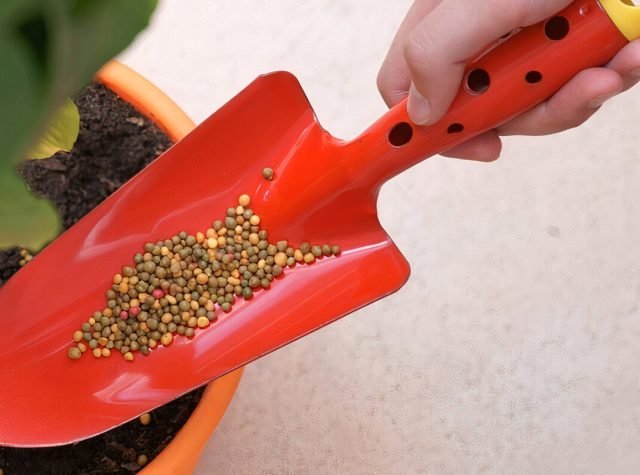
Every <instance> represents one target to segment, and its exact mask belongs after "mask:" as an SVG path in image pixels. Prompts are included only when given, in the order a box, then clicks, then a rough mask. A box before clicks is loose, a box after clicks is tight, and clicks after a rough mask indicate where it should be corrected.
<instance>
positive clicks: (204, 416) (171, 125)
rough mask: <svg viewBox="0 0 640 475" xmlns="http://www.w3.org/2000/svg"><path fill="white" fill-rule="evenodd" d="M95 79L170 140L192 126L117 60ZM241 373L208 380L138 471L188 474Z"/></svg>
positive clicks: (157, 474) (168, 101)
mask: <svg viewBox="0 0 640 475" xmlns="http://www.w3.org/2000/svg"><path fill="white" fill-rule="evenodd" d="M95 79H96V80H97V81H98V82H100V83H102V84H104V85H105V86H106V87H108V88H109V89H111V90H112V91H113V92H115V93H116V94H117V95H118V96H120V97H121V98H122V99H123V100H125V101H126V102H128V103H129V104H131V105H132V106H133V107H135V108H136V109H137V110H138V111H139V112H140V113H142V114H143V115H145V116H146V117H147V118H149V120H151V121H153V122H155V124H156V125H157V126H158V127H160V129H162V130H163V131H164V132H165V133H166V134H167V135H168V136H169V138H170V139H171V140H172V141H177V140H180V139H181V138H182V137H184V136H185V135H186V134H188V133H189V132H190V131H191V130H192V129H193V128H194V127H195V124H194V123H193V121H192V120H191V119H189V117H188V116H187V115H186V114H185V113H184V112H183V111H182V110H181V109H180V108H179V107H178V106H177V105H176V104H175V103H174V102H173V101H172V100H171V99H169V97H167V96H166V95H165V94H164V93H163V92H162V91H160V90H159V89H158V88H157V87H155V86H154V85H153V84H151V83H150V82H149V81H147V80H146V79H144V78H143V77H142V76H140V75H139V74H137V73H136V72H135V71H133V70H132V69H130V68H128V67H127V66H124V65H123V64H121V63H119V62H117V61H112V62H110V63H108V64H107V65H106V66H104V67H103V68H102V69H101V70H100V71H99V72H98V73H97V75H96V77H95ZM241 376H242V369H239V370H236V371H233V372H232V373H229V374H227V375H226V376H224V377H222V378H219V379H217V380H216V381H213V382H212V383H210V384H209V385H208V387H207V389H206V391H205V392H204V394H203V396H202V399H201V400H200V402H199V403H198V406H197V407H196V409H195V410H194V411H193V413H192V414H191V416H190V418H189V420H188V421H187V422H186V424H185V425H184V427H183V428H182V429H181V430H180V431H179V432H178V433H177V434H176V436H175V438H174V439H173V440H172V441H171V443H170V444H169V445H168V446H167V447H166V448H165V449H164V450H163V451H162V452H161V453H160V454H159V455H158V456H157V457H156V458H155V459H153V460H152V461H151V462H150V463H149V465H147V466H146V467H145V468H144V469H143V470H142V471H141V472H140V473H141V474H143V475H170V474H171V475H183V474H190V473H191V472H192V471H193V469H194V468H195V465H196V463H197V461H198V458H199V456H200V452H201V451H202V449H203V447H204V445H205V444H206V442H207V440H208V439H209V437H210V436H211V434H212V433H213V431H214V430H215V428H216V426H217V425H218V423H219V422H220V419H221V418H222V416H223V414H224V411H225V410H226V408H227V406H228V405H229V402H230V401H231V398H233V395H234V393H235V390H236V387H237V386H238V383H239V382H240V378H241Z"/></svg>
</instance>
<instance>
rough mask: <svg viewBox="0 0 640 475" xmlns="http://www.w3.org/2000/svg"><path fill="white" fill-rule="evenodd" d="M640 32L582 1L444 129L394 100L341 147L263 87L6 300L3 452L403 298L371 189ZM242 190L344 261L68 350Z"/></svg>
mask: <svg viewBox="0 0 640 475" xmlns="http://www.w3.org/2000/svg"><path fill="white" fill-rule="evenodd" d="M639 35H640V12H639V11H638V8H637V7H634V6H633V5H632V4H631V2H630V1H628V0H600V2H598V1H596V0H581V1H577V2H574V3H573V4H572V5H571V6H570V7H569V8H567V9H566V10H565V11H563V12H561V13H559V14H558V15H557V16H555V17H553V18H551V19H549V20H547V21H546V22H543V23H540V24H538V25H535V26H532V27H529V28H526V29H523V30H520V31H518V32H515V33H514V34H512V35H511V36H510V37H507V38H504V39H502V40H501V41H500V42H498V43H497V44H495V45H492V47H491V48H489V49H487V50H485V51H484V53H483V54H482V55H481V56H480V57H479V58H478V59H477V60H475V61H473V62H471V63H470V64H469V65H468V72H467V75H466V76H465V80H464V84H463V86H462V88H461V90H460V91H459V94H458V96H457V97H456V99H455V101H454V103H453V106H452V107H451V109H450V111H449V112H448V114H447V115H446V117H445V118H444V119H443V120H441V121H440V122H439V123H437V124H435V125H433V126H429V127H417V126H414V125H412V124H411V123H410V122H409V120H408V118H407V115H406V110H405V104H400V105H398V106H397V107H395V108H393V109H392V110H390V111H389V112H388V113H387V114H386V115H384V116H383V117H382V118H380V119H379V120H378V121H377V122H376V123H375V124H373V125H372V126H371V127H370V128H369V129H367V130H366V131H365V132H364V133H363V134H362V135H361V136H360V137H358V138H356V139H355V140H353V141H350V142H345V141H342V140H338V139H336V138H334V137H332V136H331V135H330V134H329V133H327V132H326V131H325V130H323V129H322V127H320V125H319V124H318V123H317V122H316V119H315V117H314V114H313V110H312V109H311V107H310V105H309V103H308V102H307V99H306V98H305V95H304V93H303V91H302V89H301V88H300V85H299V84H298V82H297V81H296V79H295V78H294V77H293V76H292V75H291V74H288V73H273V74H269V75H266V76H262V77H260V78H258V79H257V80H256V81H254V82H253V83H252V84H251V85H249V87H247V88H246V89H245V90H244V91H242V92H241V93H240V94H239V95H238V96H236V97H235V98H234V99H232V100H231V101H230V102H229V103H228V104H226V105H225V106H224V107H222V109H220V110H219V111H218V112H216V113H215V114H213V115H212V116H211V117H210V118H209V119H207V120H206V121H205V122H204V123H202V125H200V126H199V127H198V128H197V129H196V130H194V131H193V132H192V133H191V134H190V135H188V136H187V137H186V138H185V139H183V140H182V141H181V142H179V143H178V144H177V145H175V146H174V147H173V148H171V149H170V150H169V151H167V152H166V153H165V154H164V155H163V156H161V157H160V158H158V159H157V160H156V161H155V162H154V163H153V164H151V165H150V166H149V167H147V168H146V169H145V170H143V171H142V172H141V173H139V174H138V175H137V176H136V177H134V178H133V179H132V180H131V181H129V182H128V183H127V184H126V185H124V186H123V187H122V188H121V189H120V190H119V191H117V192H116V193H115V194H113V195H112V196H111V197H109V198H108V199H107V200H105V202H104V203H102V204H101V205H100V206H98V207H97V208H96V209H95V210H94V211H93V212H91V213H90V214H89V215H87V216H86V217H85V218H84V219H82V220H81V221H80V222H78V223H77V224H76V225H75V226H73V227H72V228H71V229H70V230H69V231H67V232H66V233H64V234H63V235H62V236H60V237H59V238H58V239H56V240H55V241H54V242H53V243H52V244H50V245H49V246H48V247H47V248H46V249H45V250H44V251H43V252H41V253H40V254H39V255H38V256H37V257H36V258H35V259H34V260H33V261H32V262H31V263H29V264H28V265H27V266H26V267H25V268H24V269H23V270H21V271H20V272H18V273H17V274H16V275H15V276H14V277H13V278H12V279H11V280H10V281H9V282H8V283H7V284H6V285H5V286H4V287H3V288H2V289H1V290H0V335H1V336H2V345H1V346H0V381H1V382H2V387H1V389H0V444H4V445H12V446H44V445H57V444H63V443H68V442H73V441H77V440H80V439H83V438H87V437H89V436H92V435H95V434H98V433H100V432H104V431H106V430H108V429H110V428H112V427H114V426H117V425H119V424H122V423H124V422H125V421H127V420H130V419H132V418H134V417H136V416H137V415H139V414H141V413H143V412H146V411H149V410H151V409H153V408H155V407H157V406H159V405H162V404H165V403H167V402H168V401H170V400H172V399H175V398H176V397H178V396H180V395H182V394H184V393H186V392H188V391H190V390H192V389H194V388H196V387H198V386H201V385H202V384H204V383H206V382H208V381H210V380H212V379H214V378H217V377H219V376H221V375H224V374H225V373H227V372H229V371H231V370H233V369H235V368H238V367H240V366H242V365H245V364H247V363H248V362H250V361H252V360H254V359H256V358H259V357H260V356H262V355H265V354H267V353H269V352H271V351H273V350H275V349H277V348H279V347H281V346H283V345H285V344H287V343H290V342H291V341H293V340H296V339H298V338H300V337H302V336H304V335H306V334H308V333H310V332H312V331H314V330H317V329H318V328H320V327H322V326H324V325H326V324H328V323H331V322H333V321H334V320H336V319H338V318H340V317H342V316H344V315H346V314H348V313H350V312H353V311H354V310H356V309H359V308H361V307H363V306H365V305H367V304H369V303H371V302H373V301H375V300H377V299H380V298H382V297H385V296H386V295H389V294H391V293H392V292H395V291H396V290H398V289H399V288H400V287H401V286H402V285H403V284H404V282H405V281H406V280H407V278H408V276H409V265H408V264H407V262H406V260H405V259H404V258H403V256H402V255H401V254H400V252H399V251H398V249H397V248H396V247H395V245H394V244H393V242H392V241H391V239H390V238H389V236H387V234H386V233H385V231H384V230H383V229H382V227H381V226H380V223H379V222H378V217H377V214H376V200H377V196H378V190H379V189H380V187H381V185H382V184H383V183H384V182H386V181H387V180H389V179H390V178H392V177H394V176H395V175H397V174H399V173H401V172H402V171H404V170H406V169H408V168H410V167H411V166H413V165H414V164H416V163H418V162H420V161H421V160H424V159H425V158H427V157H430V156H432V155H434V154H436V153H439V152H442V151H444V150H447V149H449V148H451V147H453V146H455V145H457V144H460V143H462V142H464V141H466V140H468V139H469V138H471V137H474V136H476V135H478V134H480V133H482V132H484V131H487V130H489V129H492V128H495V127H496V126H498V125H499V124H501V123H503V122H505V121H507V120H509V119H510V118H512V117H514V116H515V115H517V114H520V113H522V112H523V111H525V110H527V109H529V108H531V107H533V106H534V105H536V104H538V103H540V102H541V101H543V100H545V99H547V98H548V97H550V96H551V95H552V94H553V93H554V92H556V91H557V90H558V89H559V88H560V87H561V86H562V85H563V84H565V83H566V82H567V81H568V80H569V79H571V78H572V77H573V76H574V75H575V74H577V73H578V72H579V71H581V70H583V69H586V68H589V67H593V66H600V65H603V64H605V63H607V62H608V61H609V60H610V59H611V58H612V57H613V56H614V55H615V54H616V52H618V51H619V50H620V49H621V48H622V47H623V46H624V45H625V44H627V43H628V41H630V40H632V39H635V38H636V37H638V36H639ZM265 167H271V168H273V170H274V172H275V178H274V180H273V181H267V180H265V179H264V178H263V177H262V176H261V171H262V170H263V168H265ZM243 193H247V194H249V195H250V196H251V197H252V199H253V202H252V208H253V209H254V210H255V211H256V213H258V214H259V215H260V216H261V217H262V220H263V222H262V225H263V226H264V228H265V229H267V230H268V231H269V235H270V237H271V239H272V240H280V239H288V240H289V241H290V242H292V243H293V244H299V243H300V242H301V241H311V242H314V243H325V242H329V243H337V244H339V245H340V247H341V248H342V254H341V255H340V256H339V257H331V258H325V259H321V260H319V261H318V262H316V263H314V264H312V265H309V266H296V267H295V268H293V269H287V270H286V272H285V273H284V275H283V276H282V277H279V278H278V280H277V281H276V282H274V285H273V286H272V287H271V288H270V289H269V290H267V291H262V292H258V293H257V294H256V295H255V298H254V299H253V300H251V301H243V300H242V299H240V300H241V301H239V302H238V303H237V304H236V305H234V307H233V309H232V311H231V312H230V313H229V314H226V315H225V314H221V317H220V319H219V320H218V321H217V322H216V323H215V324H213V325H212V326H211V327H210V328H208V329H206V330H202V331H198V332H197V333H196V335H195V337H194V338H192V339H188V338H182V337H178V338H176V339H175V340H174V342H173V344H172V345H171V346H170V347H167V348H162V347H161V348H158V349H156V350H154V351H153V352H152V353H151V355H150V356H148V357H138V358H136V359H135V361H133V362H127V361H125V360H124V359H123V358H121V357H120V356H112V357H111V358H101V359H94V358H92V357H88V356H85V357H83V358H81V359H80V360H70V359H69V358H68V357H67V350H68V348H69V346H70V345H71V335H72V333H73V331H74V330H76V329H77V328H78V327H79V326H80V325H81V324H82V323H83V322H85V321H86V320H87V318H88V317H89V316H90V315H91V314H92V313H93V312H94V311H95V310H96V309H101V308H103V307H104V302H105V299H104V291H105V289H107V288H109V286H110V284H111V278H112V276H113V275H114V274H115V273H117V272H119V270H120V267H121V266H122V265H125V264H128V263H130V262H131V259H132V256H133V255H134V254H135V253H136V252H138V251H139V250H140V249H141V246H142V245H143V244H144V243H145V242H147V241H154V242H155V241H158V240H161V239H165V238H167V237H169V236H171V235H173V234H174V233H176V232H178V231H180V230H186V231H188V232H192V233H195V232H197V231H202V230H205V229H207V227H208V226H209V225H210V223H211V221H212V220H213V219H217V218H218V217H220V216H224V213H225V210H226V209H227V207H228V206H231V205H233V204H234V203H235V200H237V198H238V196H239V195H241V194H243Z"/></svg>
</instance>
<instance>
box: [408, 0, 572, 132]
mask: <svg viewBox="0 0 640 475" xmlns="http://www.w3.org/2000/svg"><path fill="white" fill-rule="evenodd" d="M570 3H571V0H536V1H531V0H506V1H505V0H484V1H481V2H480V1H474V2H469V1H468V0H445V1H443V2H442V3H440V4H439V5H438V6H437V7H436V8H435V9H434V10H433V11H432V12H431V14H429V15H427V16H426V17H425V18H424V19H423V20H422V21H421V22H420V23H419V24H418V25H417V26H416V27H415V28H414V29H413V31H412V32H411V33H410V34H409V36H408V38H407V41H406V44H405V46H404V57H405V61H406V63H407V67H408V68H409V72H410V75H411V81H412V85H411V88H410V90H409V99H408V104H407V110H408V113H409V117H410V118H411V120H412V121H413V122H415V123H416V124H418V125H427V124H432V123H434V122H437V121H438V120H440V119H441V118H442V116H443V115H444V114H445V113H446V111H447V109H448V108H449V106H450V105H451V102H452V101H453V99H454V97H455V95H456V93H457V91H458V89H459V87H460V83H461V81H462V76H463V74H464V68H465V65H466V64H467V61H468V60H469V59H471V58H473V57H474V56H475V55H477V54H478V53H480V52H481V51H482V50H483V49H484V48H485V47H486V46H487V45H489V44H490V43H492V42H493V41H495V40H497V39H499V38H500V37H501V36H503V35H504V34H505V33H508V32H509V31H511V30H513V29H515V28H517V27H523V26H529V25H532V24H534V23H537V22H539V21H542V20H544V19H545V18H548V17H550V16H551V15H553V14H554V13H556V12H558V11H560V10H561V9H563V8H564V7H566V6H567V5H569V4H570Z"/></svg>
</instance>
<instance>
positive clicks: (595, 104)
mask: <svg viewBox="0 0 640 475" xmlns="http://www.w3.org/2000/svg"><path fill="white" fill-rule="evenodd" d="M619 92H620V91H616V92H613V93H611V94H603V95H602V96H598V97H594V98H593V99H591V100H590V101H589V102H588V103H587V107H588V108H589V109H598V108H600V107H601V106H602V104H604V103H605V102H607V101H608V100H609V99H611V98H612V97H613V96H615V95H617V94H618V93H619Z"/></svg>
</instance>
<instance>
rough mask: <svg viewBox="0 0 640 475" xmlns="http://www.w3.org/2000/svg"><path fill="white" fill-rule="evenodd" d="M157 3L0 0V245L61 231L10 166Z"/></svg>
mask: <svg viewBox="0 0 640 475" xmlns="http://www.w3.org/2000/svg"><path fill="white" fill-rule="evenodd" d="M156 3H157V0H0V65H2V66H1V70H0V71H1V72H0V246H2V245H7V244H14V243H20V244H22V245H26V246H30V247H33V248H37V247H39V246H40V245H42V244H43V243H45V242H46V241H47V240H49V239H50V238H51V237H53V235H54V234H52V233H55V232H57V231H58V230H59V225H58V222H57V219H56V215H55V212H54V211H53V209H52V207H51V205H50V204H49V203H48V202H46V201H45V200H38V199H35V198H33V197H30V194H29V192H28V190H27V189H26V187H25V185H24V184H23V183H22V181H21V179H20V178H19V177H18V176H17V174H16V172H15V165H16V164H17V163H18V161H19V160H20V159H22V158H23V157H24V156H25V155H26V153H27V151H28V150H29V149H30V148H31V147H33V146H34V144H35V142H36V140H37V139H38V138H39V137H41V136H42V135H43V134H44V132H45V130H46V128H45V126H46V125H47V123H48V122H49V119H50V118H51V117H52V115H53V114H54V113H55V111H56V110H57V109H58V108H59V107H60V106H61V105H62V104H63V102H64V100H65V98H68V97H70V96H72V95H73V94H74V93H75V92H76V91H77V90H78V89H80V88H81V87H82V86H84V85H85V84H87V83H88V82H90V81H91V78H92V76H93V74H95V72H96V71H97V70H98V69H99V68H100V67H101V66H102V65H103V64H104V63H106V62H107V61H108V60H109V59H111V58H112V57H114V56H115V55H117V54H118V53H119V52H120V51H122V50H123V49H124V48H125V47H126V46H127V45H128V44H129V43H130V42H131V41H132V40H133V38H135V36H136V34H137V33H138V32H139V31H140V30H142V29H143V28H144V27H145V26H146V25H147V23H148V21H149V17H150V15H151V13H152V12H153V10H154V8H155V6H156ZM20 236H23V237H22V238H21V237H20Z"/></svg>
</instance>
